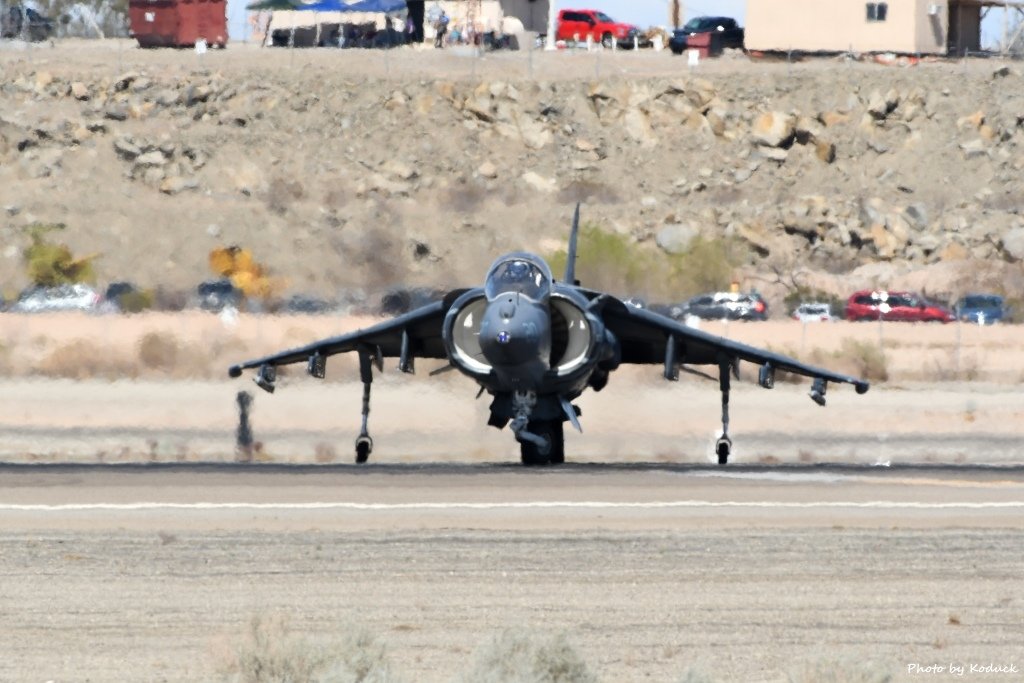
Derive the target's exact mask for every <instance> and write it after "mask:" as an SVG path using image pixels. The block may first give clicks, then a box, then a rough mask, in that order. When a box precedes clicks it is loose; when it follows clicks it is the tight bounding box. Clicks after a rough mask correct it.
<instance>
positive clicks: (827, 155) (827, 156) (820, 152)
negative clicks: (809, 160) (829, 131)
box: [814, 140, 836, 164]
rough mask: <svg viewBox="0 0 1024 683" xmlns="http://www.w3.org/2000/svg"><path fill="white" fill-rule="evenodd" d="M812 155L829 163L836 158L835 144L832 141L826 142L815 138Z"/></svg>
mask: <svg viewBox="0 0 1024 683" xmlns="http://www.w3.org/2000/svg"><path fill="white" fill-rule="evenodd" d="M814 155H815V156H816V157H818V158H819V159H821V160H822V161H824V162H825V163H826V164H831V163H832V162H833V161H835V160H836V145H835V143H834V142H827V141H825V140H817V141H816V142H815V143H814Z"/></svg>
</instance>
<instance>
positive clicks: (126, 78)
mask: <svg viewBox="0 0 1024 683" xmlns="http://www.w3.org/2000/svg"><path fill="white" fill-rule="evenodd" d="M138 77H139V75H138V74H137V73H135V72H134V71H129V72H128V73H126V74H122V75H120V76H118V77H117V79H116V80H115V81H114V90H115V91H118V92H120V91H122V90H127V89H128V86H130V85H131V84H132V83H133V82H134V81H135V79H137V78H138Z"/></svg>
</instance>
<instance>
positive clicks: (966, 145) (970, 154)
mask: <svg viewBox="0 0 1024 683" xmlns="http://www.w3.org/2000/svg"><path fill="white" fill-rule="evenodd" d="M959 147H960V151H962V152H963V153H964V159H975V158H977V157H983V156H988V150H987V149H986V148H985V141H984V140H982V139H981V138H977V139H974V140H971V141H970V142H961V143H960V145H959Z"/></svg>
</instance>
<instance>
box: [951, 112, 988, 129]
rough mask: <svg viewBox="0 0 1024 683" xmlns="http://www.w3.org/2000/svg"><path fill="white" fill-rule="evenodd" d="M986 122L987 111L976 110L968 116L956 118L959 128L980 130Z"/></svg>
mask: <svg viewBox="0 0 1024 683" xmlns="http://www.w3.org/2000/svg"><path fill="white" fill-rule="evenodd" d="M983 123H985V112H983V111H980V110H979V111H976V112H974V113H973V114H970V115H968V116H961V117H960V118H958V119H957V120H956V127H957V129H959V130H978V129H979V128H981V125H982V124H983Z"/></svg>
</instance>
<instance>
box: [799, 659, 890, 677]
mask: <svg viewBox="0 0 1024 683" xmlns="http://www.w3.org/2000/svg"><path fill="white" fill-rule="evenodd" d="M893 680H894V676H893V673H892V671H891V670H890V668H889V667H887V666H885V665H882V664H879V663H878V661H871V660H866V661H864V660H860V659H819V660H817V661H811V663H805V664H803V665H802V666H800V667H799V668H798V669H795V670H793V671H791V672H788V674H787V675H786V681H788V683H890V681H893Z"/></svg>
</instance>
